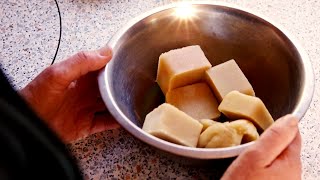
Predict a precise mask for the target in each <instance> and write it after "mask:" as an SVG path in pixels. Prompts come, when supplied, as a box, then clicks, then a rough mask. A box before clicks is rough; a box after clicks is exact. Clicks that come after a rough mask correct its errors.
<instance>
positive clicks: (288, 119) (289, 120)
mask: <svg viewBox="0 0 320 180" xmlns="http://www.w3.org/2000/svg"><path fill="white" fill-rule="evenodd" d="M283 118H284V121H285V123H286V124H287V125H288V126H292V127H294V126H297V124H298V118H296V117H295V116H293V115H292V114H288V115H286V116H284V117H283Z"/></svg>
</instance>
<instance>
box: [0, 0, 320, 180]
mask: <svg viewBox="0 0 320 180" xmlns="http://www.w3.org/2000/svg"><path fill="white" fill-rule="evenodd" d="M57 2H58V5H59V7H60V12H61V20H62V21H61V22H62V35H61V41H60V47H59V49H58V52H57V54H56V50H57V45H58V42H59V32H60V25H59V14H58V9H57V6H56V3H55V1H53V0H45V1H36V0H30V1H27V0H8V1H1V2H0V20H1V25H0V36H1V41H0V49H1V51H0V66H1V68H2V69H3V70H4V71H5V73H6V75H7V76H8V77H9V79H10V81H11V82H12V84H13V85H14V87H15V88H16V89H19V88H21V87H23V86H24V85H26V84H27V83H28V82H30V81H31V80H32V79H33V78H34V77H35V76H36V75H37V74H38V73H39V72H41V71H42V70H43V69H44V68H46V67H47V66H49V65H50V64H51V62H52V60H53V58H54V57H55V55H56V61H55V62H59V61H61V60H63V59H65V58H66V57H68V56H70V55H72V54H73V53H75V52H77V51H80V50H90V49H96V48H98V47H101V46H103V45H104V44H106V42H107V41H108V40H109V38H110V37H111V36H112V35H113V34H114V33H115V32H116V31H117V30H118V29H119V28H120V27H121V26H123V25H124V24H125V23H126V22H127V21H128V20H130V19H131V18H132V17H135V16H137V15H139V14H140V13H142V12H145V11H147V10H150V9H152V8H154V7H158V6H161V5H165V4H169V3H172V2H176V1H174V0H172V1H170V0H126V1H125V0H110V1H103V0H58V1H57ZM224 2H228V3H233V4H235V5H239V6H240V7H244V8H249V9H252V10H254V11H256V12H259V13H260V14H263V15H265V16H267V17H269V18H271V19H273V20H274V21H276V22H277V23H279V24H280V25H282V26H283V27H284V28H286V29H287V30H288V31H289V32H290V33H292V35H293V36H295V37H296V39H298V41H300V43H301V44H302V46H303V48H304V49H305V50H306V52H307V53H308V55H309V58H310V60H311V62H312V65H313V69H314V74H315V92H314V97H313V100H312V102H311V105H310V108H309V110H308V111H307V113H306V115H305V116H304V118H303V119H302V120H301V121H300V124H299V126H300V132H301V134H302V140H303V145H302V146H303V147H302V154H301V159H302V164H303V174H302V177H303V179H319V177H320V163H319V162H320V155H319V154H320V132H319V129H320V120H319V116H320V113H319V112H320V111H319V109H320V102H319V98H320V89H319V85H320V84H319V83H320V82H319V81H320V78H319V75H320V73H319V72H320V57H319V54H320V35H319V34H320V21H319V19H320V11H319V9H320V1H318V0H292V1H291V0H284V1H278V0H256V1H246V0H227V1H224ZM68 147H69V149H70V151H71V152H72V154H73V155H74V156H75V157H76V159H77V160H78V164H79V167H80V169H81V171H82V173H83V176H84V177H85V179H170V178H172V179H212V178H217V177H219V176H220V175H221V174H222V173H223V171H224V168H223V167H219V166H217V167H212V168H211V167H209V168H197V167H189V166H185V165H183V164H181V163H179V162H177V161H175V160H173V159H172V158H170V156H166V155H164V154H163V153H160V152H158V151H156V150H155V149H153V148H151V147H149V146H147V145H146V144H144V143H142V142H140V141H139V140H137V139H135V138H134V137H132V136H131V135H130V134H128V133H127V132H126V131H124V130H123V129H118V130H112V131H106V132H102V133H98V134H94V135H92V136H89V137H87V138H85V139H83V140H80V141H77V142H74V143H72V144H70V145H68Z"/></svg>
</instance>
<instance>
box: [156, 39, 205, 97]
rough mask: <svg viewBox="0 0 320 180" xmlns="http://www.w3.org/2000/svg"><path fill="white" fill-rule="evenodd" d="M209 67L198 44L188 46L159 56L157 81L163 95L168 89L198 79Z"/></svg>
mask: <svg viewBox="0 0 320 180" xmlns="http://www.w3.org/2000/svg"><path fill="white" fill-rule="evenodd" d="M210 67H211V64H210V62H209V61H208V59H207V58H206V56H205V55H204V53H203V51H202V50H201V48H200V46H198V45H195V46H188V47H184V48H181V49H174V50H171V51H169V52H166V53H163V54H161V55H160V57H159V62H158V73H157V80H156V81H157V83H158V84H159V86H160V88H161V90H162V92H163V94H164V95H166V94H167V92H168V91H170V90H172V89H175V88H178V87H182V86H186V85H190V84H193V83H196V82H198V81H200V80H201V79H202V78H203V76H204V73H205V71H206V70H208V69H209V68H210Z"/></svg>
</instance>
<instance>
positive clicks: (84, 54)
mask: <svg viewBox="0 0 320 180" xmlns="http://www.w3.org/2000/svg"><path fill="white" fill-rule="evenodd" d="M76 57H77V58H76V59H77V60H78V61H83V60H87V59H89V53H88V52H86V51H80V52H78V53H77V54H76Z"/></svg>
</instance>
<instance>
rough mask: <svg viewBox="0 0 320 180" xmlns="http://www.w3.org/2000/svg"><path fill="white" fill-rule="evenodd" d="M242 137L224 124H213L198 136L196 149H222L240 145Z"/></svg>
mask: <svg viewBox="0 0 320 180" xmlns="http://www.w3.org/2000/svg"><path fill="white" fill-rule="evenodd" d="M241 139H242V136H241V135H239V134H238V133H237V131H236V130H235V129H233V128H231V127H229V126H228V125H226V124H224V123H218V122H217V123H214V124H213V125H211V126H209V127H208V128H207V129H206V130H205V131H203V132H202V133H201V135H200V138H199V142H198V147H200V148H222V147H230V146H237V145H240V144H241Z"/></svg>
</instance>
